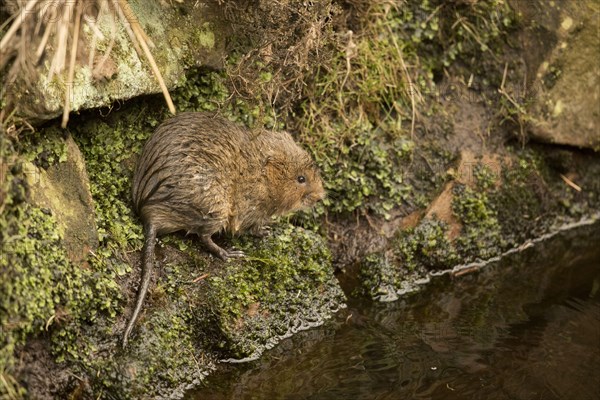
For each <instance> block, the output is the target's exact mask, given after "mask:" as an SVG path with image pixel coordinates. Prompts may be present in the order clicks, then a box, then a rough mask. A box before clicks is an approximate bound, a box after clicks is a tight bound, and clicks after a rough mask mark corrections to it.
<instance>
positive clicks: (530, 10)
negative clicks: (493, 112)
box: [514, 1, 600, 150]
mask: <svg viewBox="0 0 600 400" xmlns="http://www.w3.org/2000/svg"><path fill="white" fill-rule="evenodd" d="M514 3H515V4H514V6H515V7H516V8H517V10H518V11H520V12H521V13H522V14H523V15H524V16H525V18H524V20H531V19H528V17H527V16H528V15H533V14H535V16H536V18H535V19H534V21H535V22H536V24H537V25H535V26H533V25H532V26H530V27H527V29H525V30H523V32H524V33H523V34H522V41H523V46H524V51H523V54H524V58H525V61H526V63H527V70H528V73H529V76H532V77H533V82H530V85H532V87H533V88H534V90H533V95H534V98H533V103H532V105H531V107H530V109H529V110H528V111H529V112H530V113H531V117H532V120H533V121H532V124H531V128H530V132H531V135H532V136H533V137H534V138H535V139H538V140H541V141H544V142H549V143H556V144H563V145H569V146H576V147H582V148H591V149H594V150H600V92H599V91H598V88H599V87H600V65H599V64H598V57H599V53H598V42H599V40H598V39H599V38H598V31H599V29H600V10H599V8H598V5H597V3H596V2H593V1H577V2H572V1H556V2H552V3H547V2H539V1H536V2H514ZM532 21H533V20H532Z"/></svg>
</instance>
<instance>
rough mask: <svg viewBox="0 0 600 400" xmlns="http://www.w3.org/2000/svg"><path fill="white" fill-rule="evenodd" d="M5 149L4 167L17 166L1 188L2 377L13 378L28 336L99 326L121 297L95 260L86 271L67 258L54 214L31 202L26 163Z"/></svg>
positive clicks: (0, 141)
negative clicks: (101, 317) (16, 355)
mask: <svg viewBox="0 0 600 400" xmlns="http://www.w3.org/2000/svg"><path fill="white" fill-rule="evenodd" d="M0 150H1V151H0V153H1V154H0V155H1V157H2V164H1V165H11V168H10V169H9V170H7V171H6V172H7V174H6V175H5V176H4V177H3V180H2V187H1V188H0V193H1V196H0V198H1V199H2V204H1V207H2V213H1V217H0V246H1V248H0V254H1V255H2V257H0V273H1V279H0V292H2V293H3V296H2V297H1V299H0V301H1V303H0V331H2V336H1V339H0V372H1V373H2V374H8V375H10V373H11V370H12V368H13V367H14V359H13V356H14V352H15V348H16V347H17V346H18V345H20V344H23V343H24V341H25V340H26V338H27V337H28V335H30V334H36V333H39V332H42V331H46V330H50V332H51V334H52V335H63V334H65V333H63V332H67V331H66V330H65V329H64V328H65V326H71V325H73V326H78V325H80V324H82V323H83V322H91V321H94V320H95V319H96V318H97V316H98V314H99V313H103V312H105V313H107V314H108V315H110V316H112V317H114V316H115V315H116V307H117V304H118V299H119V297H120V294H119V290H118V289H119V288H118V286H117V285H116V283H115V281H114V273H113V271H112V270H111V269H110V268H107V266H106V265H102V266H98V265H96V264H95V263H94V262H93V260H92V261H91V262H90V268H82V267H81V266H79V265H74V264H72V263H71V262H70V261H69V260H68V259H67V256H66V253H65V250H64V245H63V242H62V237H61V235H60V233H59V231H58V230H57V222H56V220H55V218H54V217H53V216H52V215H51V212H50V211H48V210H42V209H40V208H37V207H35V206H32V205H31V204H29V203H28V202H27V184H26V180H25V179H24V177H23V171H22V168H20V164H21V163H22V162H24V160H23V159H22V158H20V157H19V155H18V154H17V153H16V152H15V151H14V149H13V147H12V146H11V143H10V142H9V141H8V140H7V139H6V138H5V137H4V135H1V136H0ZM67 321H68V322H67ZM79 339H80V338H74V339H73V341H74V342H77V341H78V340H79ZM57 350H58V352H59V354H63V353H62V352H61V351H60V349H57ZM60 357H61V356H60V355H59V359H60Z"/></svg>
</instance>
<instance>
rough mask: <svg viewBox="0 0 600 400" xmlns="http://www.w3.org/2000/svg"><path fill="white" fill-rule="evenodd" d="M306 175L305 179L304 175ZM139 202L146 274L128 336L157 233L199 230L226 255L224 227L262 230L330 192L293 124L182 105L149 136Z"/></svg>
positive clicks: (137, 185) (138, 176) (140, 167)
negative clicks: (260, 123)
mask: <svg viewBox="0 0 600 400" xmlns="http://www.w3.org/2000/svg"><path fill="white" fill-rule="evenodd" d="M300 175H302V176H304V177H305V178H306V182H305V183H300V182H298V176H300ZM132 189H133V190H132V196H133V204H134V208H135V210H136V212H137V213H138V215H139V216H140V217H141V219H142V221H143V223H144V234H145V237H146V240H145V244H144V249H143V251H142V278H141V282H140V286H139V289H138V295H137V298H136V306H135V309H134V311H133V313H132V316H131V319H130V321H129V323H128V325H127V328H126V330H125V333H124V335H123V346H125V345H126V344H127V340H128V337H129V334H130V333H131V331H132V329H133V326H134V324H135V321H136V320H137V317H138V315H139V312H140V311H141V308H142V305H143V303H144V299H145V296H146V293H147V290H148V286H149V283H150V278H151V276H152V269H153V264H154V245H155V241H156V237H157V236H160V235H164V234H167V233H171V232H175V231H180V230H183V231H186V232H188V233H196V234H197V235H198V236H200V238H201V240H202V241H203V242H204V243H205V245H206V247H207V249H208V250H209V251H210V252H212V253H213V254H215V255H216V256H218V257H220V258H222V259H224V260H226V259H227V258H229V257H234V256H240V255H241V253H240V252H227V251H225V250H223V249H221V248H220V247H219V246H217V245H216V244H215V243H214V242H213V241H212V239H211V236H212V235H213V234H215V233H217V232H221V231H227V232H229V233H237V232H242V231H247V230H252V231H255V232H260V231H261V229H262V228H263V226H264V225H266V224H267V223H268V222H269V221H270V220H271V219H272V217H273V216H278V215H282V214H286V213H289V212H292V211H296V210H299V209H302V208H305V207H310V206H312V205H313V204H314V203H316V202H317V201H319V200H321V199H322V198H323V197H324V195H325V192H324V190H323V185H322V182H321V178H320V176H319V172H318V170H317V168H316V167H315V164H314V162H313V160H312V159H311V157H310V156H309V154H308V153H307V152H306V151H304V150H303V149H302V148H300V147H299V146H298V145H297V144H296V143H295V142H294V140H293V139H292V137H291V136H290V135H289V134H288V133H286V132H273V131H269V130H264V129H263V130H258V131H251V130H247V129H244V128H241V127H239V126H237V125H236V124H234V123H232V122H229V121H228V120H226V119H224V118H222V117H212V116H210V115H208V114H205V113H182V114H179V115H177V116H176V117H173V118H171V119H169V120H167V121H165V122H164V123H163V124H161V125H160V126H159V127H158V128H157V129H156V131H155V132H154V134H153V135H152V137H151V138H150V139H149V140H148V142H147V143H146V145H145V146H144V149H143V150H142V154H141V156H140V159H139V160H138V164H137V167H136V170H135V173H134V177H133V188H132Z"/></svg>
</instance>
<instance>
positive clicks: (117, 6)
mask: <svg viewBox="0 0 600 400" xmlns="http://www.w3.org/2000/svg"><path fill="white" fill-rule="evenodd" d="M93 1H94V2H95V4H94V5H95V9H97V10H98V11H97V15H95V16H94V15H89V14H88V13H87V11H86V12H85V13H84V9H86V10H90V9H92V8H90V7H88V6H89V0H87V1H86V0H75V1H73V0H57V1H55V2H54V3H53V6H52V7H41V5H40V2H39V1H38V0H29V1H26V2H24V6H22V7H21V8H20V9H19V11H17V12H15V13H14V15H13V16H12V23H11V25H10V27H9V29H8V30H7V31H6V33H5V34H4V36H3V37H2V39H1V40H0V70H3V69H4V68H5V67H6V66H7V65H8V63H10V64H11V65H10V67H9V70H8V73H6V74H5V75H4V82H3V84H4V85H5V87H7V86H8V85H10V84H12V83H14V82H15V81H16V80H17V79H19V80H20V81H22V82H23V83H24V85H25V87H33V86H34V83H35V82H37V81H38V79H39V69H38V68H37V66H38V65H39V63H40V62H41V61H42V59H43V58H44V56H46V57H48V60H49V65H50V67H49V70H48V75H47V79H48V80H51V79H52V78H53V77H54V76H61V75H62V74H63V73H65V69H66V75H67V77H66V84H65V93H64V106H63V116H62V126H63V127H66V125H67V122H68V120H69V112H70V109H71V96H72V93H73V89H74V88H73V83H74V82H73V79H74V77H75V69H76V66H77V64H81V65H85V64H88V65H89V66H90V68H94V70H95V71H96V70H99V69H100V68H102V65H103V64H104V63H105V62H106V61H107V59H108V57H109V56H110V52H111V50H112V48H113V45H114V42H115V36H116V32H117V29H116V26H115V25H113V26H111V37H110V43H109V46H108V49H107V51H106V52H105V53H104V54H103V56H102V57H101V59H100V61H99V62H98V63H97V65H93V64H94V57H95V52H96V43H97V40H102V39H104V35H103V34H102V32H101V31H100V29H99V28H98V26H96V22H95V21H96V20H97V18H98V17H99V16H100V14H101V13H103V12H105V11H106V10H108V9H110V8H112V10H113V11H114V12H115V13H116V15H118V16H119V20H120V21H121V23H122V24H123V26H124V27H125V29H126V31H127V33H128V35H129V38H130V40H131V43H132V45H133V47H134V48H135V50H136V53H137V55H138V57H140V59H144V58H145V59H146V60H147V62H148V64H149V65H150V68H151V70H152V73H153V74H154V76H155V78H156V80H157V82H158V84H159V86H160V88H161V90H162V92H163V95H164V97H165V100H166V102H167V105H168V107H169V110H170V111H171V112H172V113H173V114H174V113H175V106H174V104H173V101H172V99H171V96H170V95H169V91H168V89H167V86H166V84H165V82H164V79H163V76H162V74H161V73H160V70H159V68H158V65H157V64H156V61H155V60H154V57H153V56H152V52H151V51H150V47H154V44H153V43H152V41H151V40H150V39H149V37H148V36H147V35H146V33H145V32H144V30H143V29H142V27H141V25H140V24H139V22H138V21H137V19H136V18H135V14H134V13H133V11H132V9H131V7H130V6H129V3H128V2H127V1H126V0H111V1H107V0H93ZM84 2H85V3H84ZM38 7H39V8H40V9H39V10H36V8H38ZM57 10H62V11H59V12H57ZM82 19H83V23H82ZM84 23H85V24H87V25H88V26H89V27H90V30H91V31H92V33H93V35H92V40H91V43H90V46H91V47H90V51H89V55H88V56H87V57H86V60H79V59H78V48H79V44H80V43H79V41H80V40H81V37H82V35H80V31H81V28H82V25H83V24H84ZM67 56H68V57H69V58H68V62H67ZM5 100H6V102H7V104H8V107H7V108H14V107H16V106H17V105H16V104H13V103H14V102H15V101H16V99H15V98H13V97H10V95H7V98H6V99H5ZM3 114H4V112H3ZM0 119H2V115H0Z"/></svg>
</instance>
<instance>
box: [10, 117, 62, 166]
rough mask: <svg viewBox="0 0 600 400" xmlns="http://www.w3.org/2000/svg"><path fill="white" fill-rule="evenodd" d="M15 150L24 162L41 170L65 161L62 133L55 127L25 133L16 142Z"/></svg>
mask: <svg viewBox="0 0 600 400" xmlns="http://www.w3.org/2000/svg"><path fill="white" fill-rule="evenodd" d="M16 150H17V152H19V153H20V154H21V157H22V158H23V159H24V160H26V161H30V162H33V163H34V164H35V165H36V166H38V167H40V168H43V169H48V168H49V167H50V166H52V165H55V164H57V163H59V162H64V161H66V160H67V145H66V142H65V140H64V132H63V131H61V130H60V129H58V128H57V127H49V128H47V129H43V130H35V131H33V132H27V134H26V135H23V138H21V140H20V141H18V142H17V148H16Z"/></svg>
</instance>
